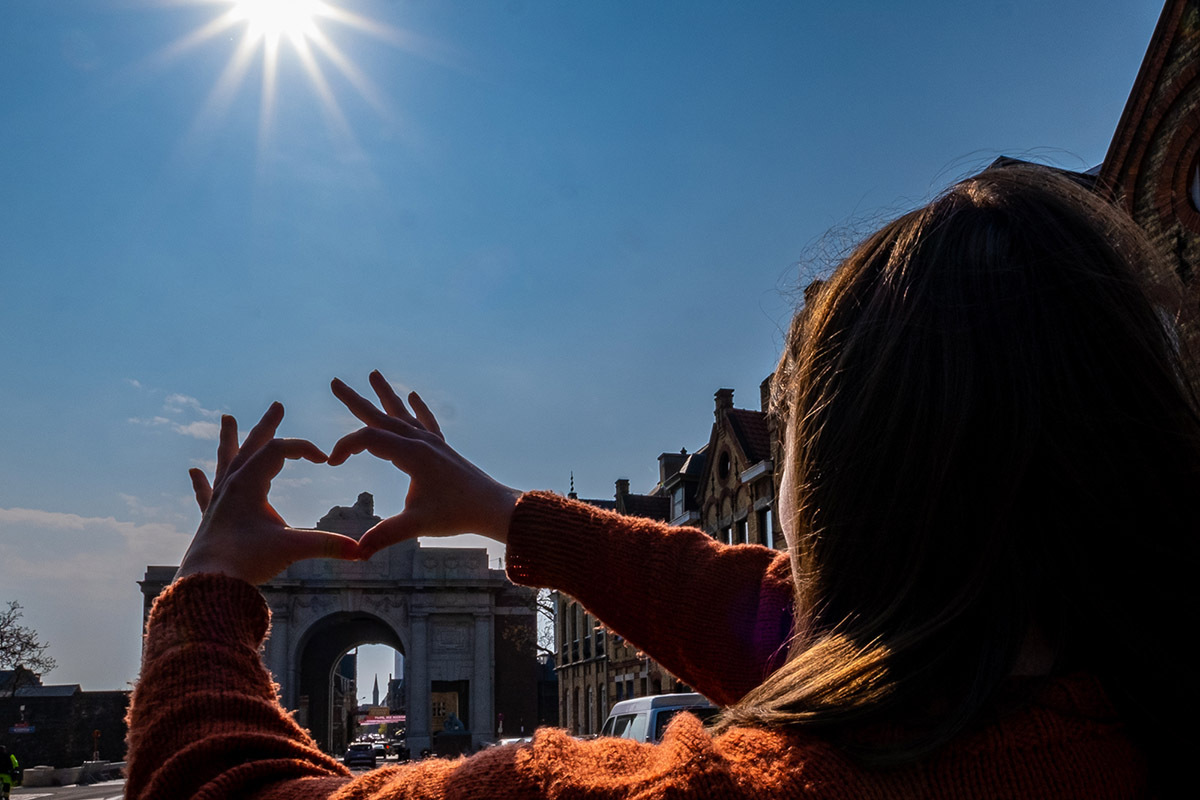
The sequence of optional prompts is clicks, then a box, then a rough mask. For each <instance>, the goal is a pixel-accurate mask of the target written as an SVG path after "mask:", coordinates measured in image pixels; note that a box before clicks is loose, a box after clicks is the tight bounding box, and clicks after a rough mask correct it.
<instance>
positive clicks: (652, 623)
mask: <svg viewBox="0 0 1200 800" xmlns="http://www.w3.org/2000/svg"><path fill="white" fill-rule="evenodd" d="M507 560H508V575H509V578H511V579H512V580H513V581H514V582H516V583H522V584H525V585H529V586H542V587H549V588H553V589H558V590H560V591H563V592H566V593H567V594H569V595H571V596H572V597H574V598H576V599H577V600H579V601H580V602H581V603H582V604H583V606H584V607H585V608H586V609H587V610H588V611H589V612H590V613H592V614H594V615H595V616H596V617H597V618H598V619H600V620H601V621H602V622H603V623H604V624H605V625H606V626H607V627H609V628H610V629H611V630H613V631H614V632H616V633H618V634H620V635H621V636H624V637H625V638H626V639H628V640H629V641H630V642H631V643H632V644H633V645H634V646H636V647H638V648H639V649H641V650H642V651H644V652H645V653H647V654H648V655H650V656H651V657H652V658H654V659H655V660H656V661H658V663H660V664H662V665H663V666H664V667H665V668H666V669H667V670H668V671H670V672H671V673H672V674H673V675H675V676H677V677H679V678H680V679H681V680H683V681H684V682H685V683H687V684H688V685H690V686H692V687H694V688H695V689H696V690H697V691H699V692H701V693H703V694H704V695H705V696H707V697H709V698H710V699H711V700H713V701H714V702H716V703H718V704H721V705H727V704H729V703H732V702H735V701H736V700H738V699H740V698H741V697H742V695H744V694H745V693H746V692H748V691H750V689H753V688H754V687H755V686H757V685H758V684H759V683H761V682H762V680H763V678H765V677H766V676H767V675H768V674H770V672H771V671H772V670H773V669H775V668H777V667H778V666H779V665H780V664H782V661H783V657H784V651H785V649H786V644H787V641H788V639H789V637H790V635H791V630H792V608H793V592H792V580H791V569H790V564H789V562H788V558H787V556H786V554H783V553H778V552H776V551H774V550H770V549H768V548H765V547H759V546H755V545H735V546H729V545H722V544H719V543H718V542H716V541H714V540H713V539H712V537H710V536H708V535H707V534H705V533H703V532H702V531H699V530H696V529H694V528H679V527H672V526H669V525H665V524H663V523H660V522H655V521H653V520H648V519H643V518H639V517H629V516H622V515H620V514H615V513H612V512H608V511H602V510H600V509H597V508H594V507H592V506H588V505H585V504H583V503H578V502H572V501H570V500H567V499H565V498H562V497H560V496H558V495H555V494H551V493H549V492H531V493H528V494H525V495H522V497H521V499H520V501H519V502H518V503H517V507H516V510H515V511H514V513H513V520H512V525H511V527H510V529H509V534H508V554H507Z"/></svg>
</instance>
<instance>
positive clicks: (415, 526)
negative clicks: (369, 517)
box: [357, 511, 421, 561]
mask: <svg viewBox="0 0 1200 800" xmlns="http://www.w3.org/2000/svg"><path fill="white" fill-rule="evenodd" d="M420 535H421V526H420V524H419V523H418V521H417V520H416V519H414V518H413V515H412V514H411V513H409V512H407V511H401V512H400V513H399V514H397V515H396V516H394V517H388V518H387V519H385V520H382V521H381V522H378V523H376V524H375V526H374V527H372V528H371V529H370V530H368V531H367V532H366V533H364V534H363V535H362V538H361V539H359V540H358V556H357V557H358V558H359V559H361V560H363V561H366V560H367V559H368V558H370V557H371V556H373V555H375V554H376V553H378V552H379V551H380V550H382V549H384V548H385V547H390V546H391V545H394V544H396V543H397V542H403V541H406V540H408V539H415V538H417V537H418V536H420Z"/></svg>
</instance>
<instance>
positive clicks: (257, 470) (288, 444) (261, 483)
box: [239, 439, 329, 495]
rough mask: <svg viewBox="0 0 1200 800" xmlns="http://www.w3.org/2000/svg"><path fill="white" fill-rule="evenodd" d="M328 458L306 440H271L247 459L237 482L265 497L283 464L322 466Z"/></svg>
mask: <svg viewBox="0 0 1200 800" xmlns="http://www.w3.org/2000/svg"><path fill="white" fill-rule="evenodd" d="M328 458H329V457H328V456H326V455H325V453H323V452H322V451H321V448H319V447H317V446H316V445H315V444H313V443H312V442H310V441H308V440H307V439H272V440H271V441H269V442H267V443H266V444H265V445H263V447H261V448H259V450H258V452H256V453H254V454H253V455H252V456H250V457H249V458H248V459H247V461H246V463H245V465H244V466H243V468H242V470H241V472H240V474H239V480H241V481H243V485H244V486H246V487H247V488H249V489H251V490H253V491H256V492H262V493H263V494H264V495H265V494H266V493H267V491H268V490H269V489H270V487H271V481H272V480H273V479H274V478H275V476H276V475H278V474H279V472H280V471H281V470H282V469H283V465H284V463H285V462H287V461H295V460H297V459H304V460H306V461H311V462H313V463H314V464H323V463H325V461H327V460H328Z"/></svg>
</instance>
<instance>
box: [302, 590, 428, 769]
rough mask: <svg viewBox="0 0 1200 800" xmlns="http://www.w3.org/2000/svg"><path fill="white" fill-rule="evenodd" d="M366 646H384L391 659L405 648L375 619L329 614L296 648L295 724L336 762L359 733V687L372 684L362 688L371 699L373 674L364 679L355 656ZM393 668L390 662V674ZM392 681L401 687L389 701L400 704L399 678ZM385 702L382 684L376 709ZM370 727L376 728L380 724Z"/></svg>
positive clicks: (385, 690) (374, 649) (401, 692)
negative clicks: (297, 685) (298, 660)
mask: <svg viewBox="0 0 1200 800" xmlns="http://www.w3.org/2000/svg"><path fill="white" fill-rule="evenodd" d="M364 645H383V646H385V647H386V648H387V649H389V650H391V651H393V652H395V653H400V654H403V652H404V644H403V642H401V641H400V637H399V636H398V635H397V634H396V632H395V631H394V630H392V628H391V626H389V625H388V624H386V623H385V622H383V621H382V620H380V619H379V618H378V617H374V616H371V615H369V614H362V613H339V614H331V615H330V616H328V617H326V618H324V619H322V620H321V621H320V622H318V623H317V624H316V625H314V626H313V627H312V628H311V629H310V630H309V633H308V635H307V636H306V637H305V641H304V643H303V644H302V645H301V647H300V654H301V655H300V676H299V677H300V681H299V684H300V695H299V702H298V704H297V706H298V714H297V720H298V721H299V722H300V723H301V724H302V725H304V726H305V727H307V728H308V730H309V731H310V732H311V733H312V735H313V738H314V739H315V740H316V742H317V744H318V745H319V746H320V747H321V748H322V749H323V750H325V751H326V752H328V753H330V754H332V755H335V756H340V755H341V754H342V753H343V752H345V749H346V746H347V745H348V744H349V743H350V742H351V741H352V740H353V739H354V738H355V737H356V736H357V735H358V734H359V733H360V731H359V726H358V719H359V706H360V702H359V698H360V692H362V690H363V686H362V683H364V682H366V681H370V683H367V685H366V687H365V689H366V695H365V697H366V699H367V702H368V704H369V703H370V701H371V700H372V699H374V698H373V689H374V686H373V677H374V673H373V672H372V674H371V675H370V676H368V675H367V674H366V673H365V672H363V671H362V670H361V669H360V666H359V663H358V655H359V653H361V652H362V651H363V650H366V648H365V647H364ZM370 652H371V654H372V657H373V659H374V660H375V661H377V660H378V659H377V658H374V657H375V656H378V650H377V649H376V648H371V650H370ZM395 662H396V659H395V658H394V657H393V660H392V664H393V666H392V669H393V670H394V669H395V666H394V665H395ZM370 669H374V667H370ZM393 681H394V682H395V681H398V682H399V686H398V687H396V688H397V690H398V692H399V694H398V695H393V697H392V698H391V699H400V700H404V699H405V697H404V679H403V674H401V675H399V676H397V675H394V674H393ZM387 700H388V696H387V688H386V686H385V682H384V681H383V680H382V679H381V683H380V706H379V707H377V708H381V707H383V703H384V702H386V701H387ZM389 711H390V708H389ZM388 716H393V715H390V714H389V715H388ZM372 724H374V725H376V726H378V725H379V724H381V723H379V722H374V723H372ZM377 730H378V728H376V732H377ZM391 730H393V731H394V730H396V728H395V727H393V728H391Z"/></svg>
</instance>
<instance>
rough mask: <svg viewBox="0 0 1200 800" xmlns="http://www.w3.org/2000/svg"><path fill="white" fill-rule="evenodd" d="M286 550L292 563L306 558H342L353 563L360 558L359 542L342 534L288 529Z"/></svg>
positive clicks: (305, 529)
mask: <svg viewBox="0 0 1200 800" xmlns="http://www.w3.org/2000/svg"><path fill="white" fill-rule="evenodd" d="M286 542H287V543H286V545H285V547H286V549H287V553H288V556H289V557H290V561H293V562H294V561H301V560H303V559H306V558H340V559H342V560H345V561H352V560H354V559H356V558H358V557H359V555H358V542H356V541H354V540H353V539H351V538H350V537H349V536H343V535H342V534H340V533H328V532H326V531H316V530H309V529H307V528H288V529H287V539H286Z"/></svg>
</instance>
